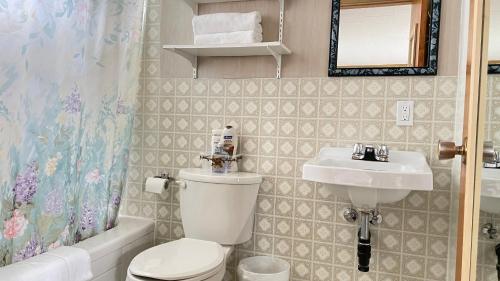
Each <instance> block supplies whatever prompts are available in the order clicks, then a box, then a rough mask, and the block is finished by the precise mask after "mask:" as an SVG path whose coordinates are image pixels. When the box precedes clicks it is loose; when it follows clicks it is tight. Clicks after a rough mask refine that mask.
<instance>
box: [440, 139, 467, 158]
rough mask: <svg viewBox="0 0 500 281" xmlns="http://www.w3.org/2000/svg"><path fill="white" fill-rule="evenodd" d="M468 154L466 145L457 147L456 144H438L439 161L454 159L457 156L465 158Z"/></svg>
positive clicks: (449, 142) (447, 142)
mask: <svg viewBox="0 0 500 281" xmlns="http://www.w3.org/2000/svg"><path fill="white" fill-rule="evenodd" d="M464 143H465V142H464ZM466 153H467V147H466V146H465V145H460V146H457V145H456V144H455V142H452V141H441V140H440V141H439V143H438V158H439V160H447V159H453V158H455V156H456V155H461V156H465V155H466Z"/></svg>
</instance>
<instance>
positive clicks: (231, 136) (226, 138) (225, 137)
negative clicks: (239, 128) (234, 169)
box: [219, 126, 238, 156]
mask: <svg viewBox="0 0 500 281" xmlns="http://www.w3.org/2000/svg"><path fill="white" fill-rule="evenodd" d="M219 147H221V148H222V153H223V154H225V155H228V156H233V155H236V150H237V149H238V136H237V135H236V133H235V132H234V128H233V126H226V127H225V128H224V130H223V131H222V134H221V137H220V142H219Z"/></svg>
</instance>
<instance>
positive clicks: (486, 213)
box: [476, 0, 500, 281]
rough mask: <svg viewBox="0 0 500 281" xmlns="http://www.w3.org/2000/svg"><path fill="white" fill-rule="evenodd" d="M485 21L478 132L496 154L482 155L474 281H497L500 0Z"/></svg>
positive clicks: (499, 253) (495, 0)
mask: <svg viewBox="0 0 500 281" xmlns="http://www.w3.org/2000/svg"><path fill="white" fill-rule="evenodd" d="M488 17H489V23H490V25H489V31H488V32H487V33H488V34H489V39H488V40H489V44H488V72H489V74H488V79H487V80H488V82H487V89H485V90H486V91H485V93H481V95H483V96H485V97H486V116H485V122H484V124H479V125H478V130H484V138H485V140H487V141H486V142H485V149H484V151H485V152H488V151H490V152H496V153H495V154H492V153H485V154H484V155H483V167H482V174H481V186H480V188H481V201H480V209H481V213H480V217H479V235H478V251H477V269H476V272H477V278H476V280H477V281H488V280H495V281H496V280H500V0H491V1H490V10H489V14H486V16H485V18H486V19H488ZM483 126H484V127H483ZM488 142H489V143H488ZM492 155H494V157H491V156H492ZM486 156H488V157H486ZM487 158H489V159H487Z"/></svg>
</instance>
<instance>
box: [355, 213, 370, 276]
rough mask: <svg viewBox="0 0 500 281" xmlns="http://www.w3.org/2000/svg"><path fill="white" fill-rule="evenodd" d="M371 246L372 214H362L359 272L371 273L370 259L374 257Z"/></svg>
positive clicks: (359, 239)
mask: <svg viewBox="0 0 500 281" xmlns="http://www.w3.org/2000/svg"><path fill="white" fill-rule="evenodd" d="M371 253H372V246H371V245H370V213H367V212H361V225H360V228H359V232H358V270H359V271H361V272H369V271H370V258H371V256H372V254H371Z"/></svg>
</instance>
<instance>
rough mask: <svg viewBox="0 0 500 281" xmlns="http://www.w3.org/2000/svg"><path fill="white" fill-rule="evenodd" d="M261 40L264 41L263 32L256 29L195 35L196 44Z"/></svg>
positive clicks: (248, 42)
mask: <svg viewBox="0 0 500 281" xmlns="http://www.w3.org/2000/svg"><path fill="white" fill-rule="evenodd" d="M259 42H262V33H258V32H255V31H237V32H229V33H214V34H202V35H195V36H194V44H195V45H217V44H219V45H224V44H250V43H259Z"/></svg>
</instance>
